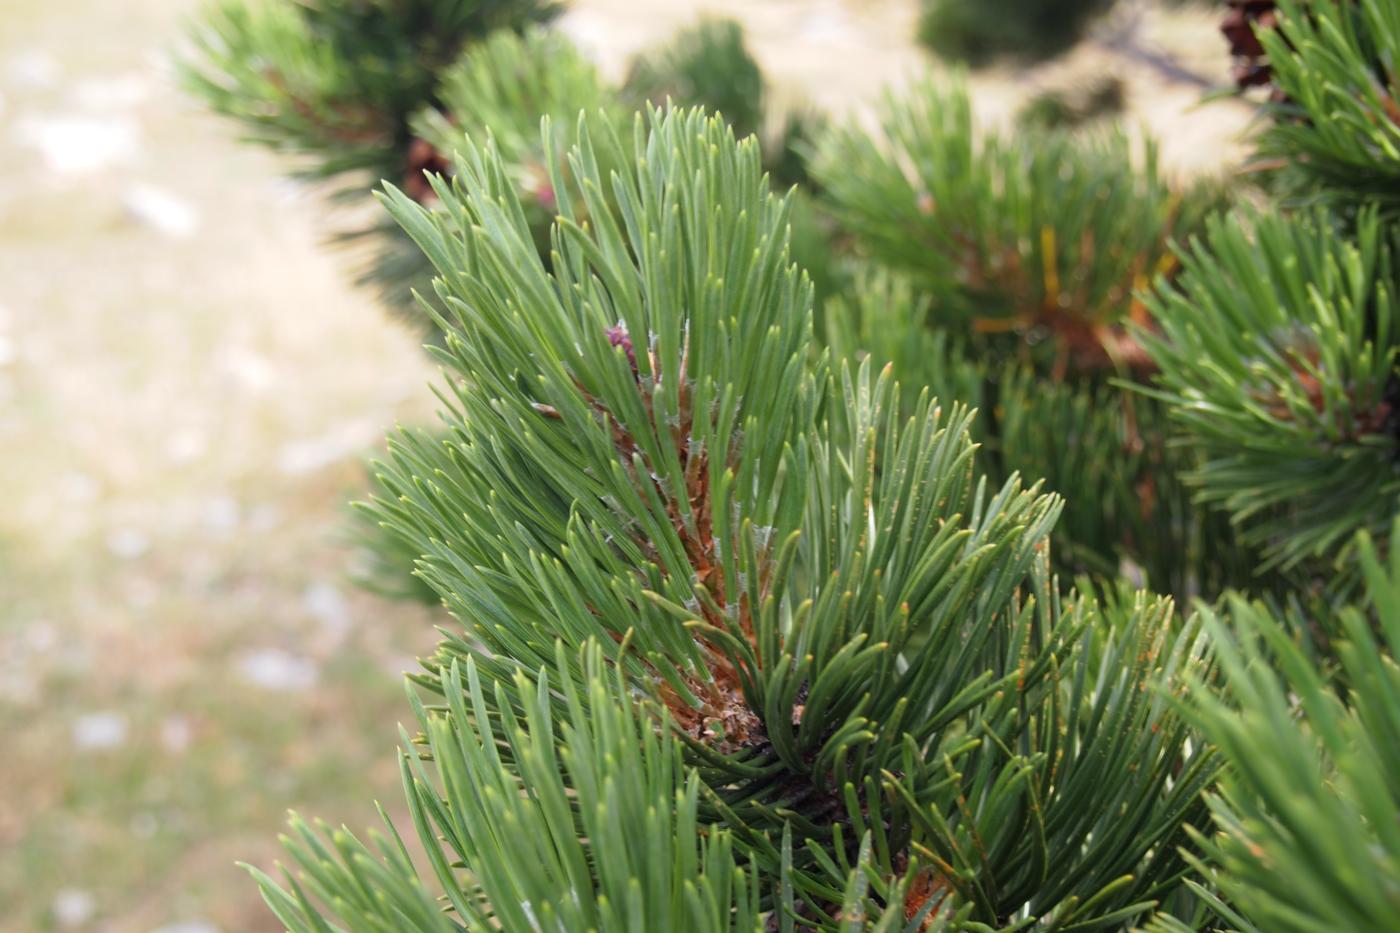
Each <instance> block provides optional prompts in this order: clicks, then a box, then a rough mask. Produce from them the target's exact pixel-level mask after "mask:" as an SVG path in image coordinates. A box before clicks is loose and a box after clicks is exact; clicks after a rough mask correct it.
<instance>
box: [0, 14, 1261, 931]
mask: <svg viewBox="0 0 1400 933" xmlns="http://www.w3.org/2000/svg"><path fill="white" fill-rule="evenodd" d="M196 6H197V4H196V3H195V2H194V0H127V2H121V3H118V2H112V0H66V2H64V3H62V4H54V3H51V2H40V0H19V2H18V4H17V5H16V4H13V3H12V4H9V5H7V6H6V10H5V14H4V17H3V20H4V26H3V28H4V30H5V32H4V34H3V36H0V98H2V101H0V477H3V481H4V484H5V487H6V493H7V507H6V508H5V509H3V510H0V736H4V739H5V749H4V753H3V755H0V790H2V791H3V792H2V793H0V929H3V930H16V931H19V930H32V929H48V928H55V927H70V928H76V929H100V930H113V931H128V930H131V931H138V930H140V931H144V930H152V929H156V928H160V927H163V926H170V925H174V924H192V925H191V926H187V927H184V928H183V929H185V930H186V931H188V933H194V931H196V930H208V929H218V930H237V931H251V930H260V929H274V928H275V924H273V923H272V922H271V920H270V918H269V916H268V915H267V914H266V913H265V912H264V911H263V910H262V908H261V905H260V903H259V901H258V899H257V895H256V893H255V891H254V890H253V888H252V886H251V885H250V884H249V883H248V882H247V880H246V878H245V877H244V876H243V875H242V874H241V872H240V870H239V869H237V868H236V867H235V865H234V861H235V859H249V860H254V861H258V862H260V863H264V864H265V863H267V862H268V861H270V859H271V857H272V855H273V850H274V849H275V842H274V839H275V835H276V832H277V830H278V828H279V826H280V825H281V822H282V818H283V813H284V812H285V810H286V809H288V808H297V809H301V810H305V811H308V812H312V813H316V814H321V815H324V816H326V817H328V818H333V819H334V820H336V821H342V820H343V821H345V822H347V823H349V824H350V825H352V826H357V827H358V826H362V825H364V824H367V823H370V822H372V819H373V816H372V810H371V804H370V802H371V800H372V799H373V798H374V797H376V796H378V797H381V798H383V799H386V800H389V801H393V800H396V799H397V798H398V796H399V793H398V789H397V787H396V777H395V774H394V761H393V755H392V745H393V742H394V732H393V724H394V723H395V722H396V721H397V720H398V719H399V718H400V717H402V716H403V715H404V713H405V711H406V707H405V704H403V702H402V699H401V693H400V690H401V688H400V685H399V681H398V678H397V677H395V676H394V675H395V673H396V672H397V671H399V670H402V669H404V668H406V667H407V666H409V664H410V663H411V660H410V659H411V657H412V656H413V655H414V654H418V653H423V652H425V651H426V650H428V649H429V647H430V646H431V644H432V642H433V641H434V638H435V636H434V633H433V631H432V628H431V622H432V621H433V620H432V618H431V614H429V613H427V612H424V611H421V610H418V609H415V608H412V607H404V606H399V605H392V604H387V603H384V602H381V601H378V600H376V599H374V598H372V597H370V596H367V595H365V594H362V593H359V592H356V591H355V590H354V589H353V587H352V586H350V585H349V584H348V583H347V582H346V580H345V578H344V577H345V571H346V566H347V560H348V556H347V552H346V548H345V547H344V546H343V544H342V543H341V542H340V541H339V539H338V535H339V533H340V530H341V528H342V516H343V503H344V502H345V501H346V500H347V499H348V498H350V497H351V496H352V495H354V494H356V493H358V492H359V491H360V489H361V488H362V475H361V470H360V467H359V465H358V458H359V456H360V455H361V454H362V453H363V452H365V451H367V450H369V449H371V448H372V447H373V446H374V445H375V443H376V440H377V438H378V437H379V436H380V435H381V433H382V430H383V428H384V427H385V426H387V425H389V424H391V423H392V422H394V421H395V420H398V419H404V420H419V419H423V418H425V417H426V416H427V414H428V412H429V410H430V407H431V406H430V404H429V402H428V398H429V396H428V394H427V392H426V390H425V388H424V384H425V382H426V381H427V380H428V379H429V378H430V368H429V366H428V365H427V363H426V360H425V359H424V357H423V355H422V354H421V353H420V352H419V350H418V348H417V340H416V339H415V337H414V336H413V335H411V334H409V333H406V332H405V331H404V330H403V329H402V328H400V327H399V326H397V325H396V324H394V323H392V322H391V321H389V320H388V319H387V318H386V317H385V316H384V315H383V314H382V313H381V311H380V310H379V309H378V308H376V307H375V306H374V305H373V304H372V303H371V301H370V299H369V297H368V296H366V295H364V294H361V293H357V292H356V291H354V290H353V289H351V288H350V287H349V286H348V285H347V284H346V282H347V279H348V276H347V274H346V261H345V259H344V258H343V257H339V256H336V255H333V254H331V253H329V252H328V251H327V250H326V249H324V248H323V247H322V245H321V244H320V237H321V235H322V234H323V233H324V232H325V231H324V228H323V227H321V226H319V225H318V224H319V218H320V216H321V212H320V204H319V202H318V201H317V199H316V198H315V196H314V194H312V193H309V192H306V191H304V190H302V189H299V188H297V187H296V186H294V185H291V184H288V183H286V182H284V181H281V180H280V176H279V166H278V165H277V163H276V162H275V160H273V159H272V158H270V157H268V156H266V155H264V154H263V153H261V152H258V151H254V150H251V149H249V148H246V147H242V146H239V145H237V144H236V142H235V141H234V140H233V138H232V135H231V131H230V129H229V127H227V126H225V125H223V124H221V123H219V122H217V121H215V120H214V119H213V118H210V117H206V116H204V115H202V114H200V113H199V112H197V111H196V110H195V109H194V108H193V107H192V105H190V104H189V103H187V102H186V101H184V100H183V99H182V98H181V97H180V95H179V94H178V93H177V92H176V91H175V90H174V89H173V88H171V87H170V86H169V82H168V78H167V73H166V69H165V67H164V66H163V64H162V56H161V52H162V50H163V49H165V48H168V47H169V46H170V45H171V44H172V43H173V42H175V41H176V39H177V37H178V35H179V30H180V26H181V23H182V21H183V18H184V17H186V16H188V15H191V14H192V13H193V12H194V10H195V9H196ZM701 6H702V4H699V3H693V2H685V0H669V2H666V3H660V2H658V3H656V4H655V5H654V7H655V9H654V10H653V11H652V14H653V15H649V16H647V17H639V16H637V15H636V13H635V10H636V6H635V3H633V2H630V0H589V2H583V3H580V4H578V5H577V9H576V10H575V11H574V12H573V13H571V14H570V16H569V18H568V20H567V26H568V28H569V30H570V31H571V33H572V34H573V35H575V36H576V37H577V38H578V39H579V40H580V41H582V42H583V43H584V44H585V45H587V46H592V47H593V48H595V49H596V50H599V51H601V52H602V53H603V54H605V55H606V56H607V61H608V62H611V63H612V64H613V66H614V67H619V65H618V63H620V62H621V61H622V55H621V53H625V52H628V51H631V50H633V49H635V48H637V47H640V46H642V45H644V44H646V43H648V42H651V41H655V40H657V39H660V38H662V37H664V36H665V35H667V34H668V33H669V32H670V31H671V29H673V28H674V27H675V26H677V25H680V24H681V23H683V22H685V21H687V20H688V19H690V18H691V17H693V16H694V14H695V12H696V11H697V10H698V9H700V8H701ZM703 6H705V7H706V8H709V9H712V10H717V11H720V12H725V11H729V12H734V13H738V14H740V15H742V16H743V18H745V19H746V20H747V21H748V22H749V24H750V31H751V41H752V43H753V46H754V47H755V49H756V50H757V51H758V52H759V53H760V55H761V56H762V57H763V58H764V60H765V64H766V65H767V66H768V67H769V69H770V71H771V73H772V75H773V77H774V80H775V81H776V83H777V85H778V88H779V93H780V95H781V96H782V97H783V98H785V99H787V100H789V101H793V100H797V99H800V98H805V99H809V100H813V101H815V102H817V103H819V104H821V105H824V106H827V107H831V108H833V109H836V110H841V109H845V108H849V107H853V106H859V105H860V104H861V103H862V102H866V101H868V100H870V99H871V98H872V97H873V96H874V94H875V93H876V91H877V90H878V88H879V87H880V86H882V85H884V84H886V83H889V82H895V83H898V82H900V81H903V80H906V79H907V78H908V77H909V76H910V75H912V74H914V73H915V72H916V71H917V70H918V69H919V68H920V67H922V66H923V64H924V63H923V60H922V58H921V57H920V55H919V54H918V53H917V52H916V51H915V50H914V49H913V48H912V47H911V46H910V44H909V39H908V37H909V36H910V35H911V33H912V27H911V25H910V24H911V22H912V12H911V11H912V5H911V4H910V3H908V2H888V3H873V2H872V3H857V2H848V3H838V2H820V0H814V2H805V3H803V2H797V0H767V2H753V0H749V2H743V3H740V2H724V3H719V2H717V3H710V4H704V5H703ZM1170 25H1171V28H1172V29H1185V32H1184V33H1183V34H1182V35H1184V36H1186V37H1187V39H1185V40H1180V41H1183V42H1184V43H1186V44H1191V43H1194V44H1195V45H1196V46H1199V45H1200V44H1201V43H1200V38H1201V29H1200V28H1199V26H1194V27H1191V26H1189V24H1188V26H1187V27H1182V26H1181V25H1180V23H1179V22H1177V21H1173V24H1170ZM1193 30H1194V31H1193ZM1170 32H1171V30H1170V29H1167V30H1165V31H1164V32H1163V34H1164V35H1168V34H1170ZM1109 54H1110V53H1107V52H1105V51H1104V50H1102V49H1095V48H1093V47H1089V48H1086V49H1084V50H1082V51H1081V52H1079V53H1077V57H1076V59H1074V60H1072V61H1071V62H1070V63H1068V64H1067V65H1058V66H1055V67H1056V69H1059V71H1055V70H1052V71H1050V72H1041V73H1037V74H1010V73H1005V74H1002V73H998V74H993V75H990V76H987V77H985V78H982V79H979V82H978V85H977V88H978V93H979V95H980V96H981V97H982V98H983V99H984V101H985V102H986V103H987V104H988V106H989V107H991V108H992V109H993V110H994V111H996V110H997V109H998V108H1000V111H999V112H1003V113H1004V112H1006V110H1008V109H1009V106H1010V101H1012V100H1014V99H1016V98H1017V97H1018V96H1020V95H1023V94H1024V93H1025V92H1027V91H1028V90H1030V89H1031V88H1033V87H1034V86H1035V85H1036V84H1037V83H1044V82H1047V81H1051V80H1057V77H1056V76H1057V75H1058V74H1059V73H1060V72H1062V71H1063V70H1064V69H1066V68H1070V69H1074V68H1080V69H1094V68H1099V67H1102V66H1103V64H1104V62H1105V61H1106V59H1105V56H1108V55H1109ZM1216 64H1220V65H1222V66H1223V62H1217V63H1216ZM1211 67H1215V65H1211ZM1154 80H1157V79H1156V78H1154V77H1152V76H1150V75H1144V74H1143V73H1140V72H1136V71H1135V72H1132V74H1130V83H1131V85H1132V88H1133V91H1132V93H1133V97H1134V100H1135V105H1136V107H1137V110H1136V113H1137V114H1138V115H1139V116H1143V115H1146V116H1147V117H1149V118H1150V119H1151V120H1152V121H1153V122H1154V124H1156V125H1158V126H1161V127H1164V128H1165V129H1166V131H1167V132H1169V133H1176V136H1173V137H1172V138H1171V139H1169V141H1168V146H1167V156H1168V158H1169V160H1170V159H1175V160H1176V162H1177V163H1178V164H1182V165H1191V164H1193V163H1192V159H1193V158H1194V159H1197V160H1199V161H1200V163H1201V164H1206V163H1209V164H1216V163H1217V162H1218V159H1219V154H1220V152H1221V150H1222V147H1224V146H1226V145H1227V144H1228V143H1229V141H1230V139H1231V138H1232V137H1233V136H1234V135H1235V134H1236V133H1237V132H1238V130H1239V128H1240V127H1241V126H1242V125H1243V123H1242V111H1240V110H1238V109H1233V108H1229V107H1227V108H1226V109H1225V110H1220V111H1216V112H1215V115H1211V114H1205V115H1202V114H1200V113H1197V114H1196V115H1194V116H1193V115H1191V114H1189V113H1186V112H1185V110H1184V109H1183V108H1184V106H1185V104H1191V103H1194V100H1195V92H1194V91H1193V90H1186V91H1183V90H1180V89H1174V90H1171V91H1170V92H1169V93H1167V94H1156V95H1155V96H1153V95H1151V94H1149V93H1148V92H1147V91H1145V90H1144V88H1147V89H1150V87H1151V85H1152V82H1153V81H1154ZM1183 95H1184V96H1183ZM1183 101H1185V104H1183ZM1222 113H1223V114H1225V116H1223V117H1222V116H1219V114H1222ZM1180 127H1187V129H1179V128H1180ZM64 134H68V136H67V138H68V139H69V143H68V144H67V145H65V144H64V141H65V135H64ZM104 146H105V147H107V148H108V150H109V152H108V154H109V155H110V158H108V159H106V160H105V161H100V162H99V163H98V164H92V165H87V166H84V165H82V164H77V163H80V162H81V158H79V157H82V156H84V155H85V154H90V153H91V152H92V151H95V149H100V148H101V147H104ZM65 166H66V167H65ZM143 186H144V187H143ZM152 187H154V188H155V189H157V190H156V192H155V201H156V202H157V203H156V205H155V207H151V206H150V202H151V201H152V197H153V195H152V192H151V190H150V189H151V188H152ZM161 196H169V197H171V198H174V199H175V200H176V201H177V202H178V203H177V204H176V205H175V206H174V207H173V208H172V207H169V206H166V207H164V208H162V207H161V206H160V203H159V199H160V197H161ZM143 199H144V201H143ZM180 206H184V207H185V208H188V209H190V210H192V211H193V212H195V214H196V215H197V216H193V217H192V216H184V215H181V213H180V209H179V208H180ZM143 211H144V216H145V217H146V220H144V221H143V220H141V219H140V217H141V216H143ZM153 217H154V218H155V219H154V221H153V220H152V218H153ZM152 223H155V224H156V226H152ZM162 223H163V224H165V230H164V232H162V230H161V229H159V226H160V224H162ZM190 224H193V227H191V226H190ZM182 233H183V234H186V235H181V234H182ZM198 924H204V926H198ZM177 929H179V928H178V927H177Z"/></svg>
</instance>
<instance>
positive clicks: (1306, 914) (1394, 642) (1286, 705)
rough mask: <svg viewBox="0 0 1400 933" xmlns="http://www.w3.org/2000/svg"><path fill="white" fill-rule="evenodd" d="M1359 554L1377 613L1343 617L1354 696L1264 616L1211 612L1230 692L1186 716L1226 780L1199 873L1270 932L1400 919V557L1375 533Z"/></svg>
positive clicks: (1196, 697) (1252, 609) (1237, 605)
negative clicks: (1382, 549) (1382, 547)
mask: <svg viewBox="0 0 1400 933" xmlns="http://www.w3.org/2000/svg"><path fill="white" fill-rule="evenodd" d="M1392 533H1394V532H1393V531H1392ZM1355 553H1356V555H1357V558H1358V562H1359V564H1360V569H1361V575H1362V576H1363V578H1364V580H1365V588H1366V592H1367V596H1368V605H1367V606H1366V607H1365V608H1364V610H1363V609H1362V608H1355V607H1353V608H1346V609H1342V610H1341V611H1340V612H1339V613H1338V619H1337V623H1336V628H1337V629H1338V630H1339V631H1341V632H1343V633H1344V637H1343V641H1342V642H1341V643H1340V645H1339V647H1338V651H1337V656H1338V659H1339V662H1340V665H1341V669H1342V671H1343V673H1344V681H1345V683H1346V684H1347V689H1346V690H1344V691H1338V690H1336V689H1335V688H1334V687H1333V685H1331V684H1329V683H1328V681H1327V679H1326V677H1325V676H1324V674H1323V672H1321V671H1320V670H1319V669H1318V668H1317V667H1316V666H1315V664H1314V663H1313V662H1312V660H1311V659H1310V658H1309V657H1308V656H1307V655H1306V654H1305V653H1304V652H1303V651H1302V650H1301V649H1300V648H1299V647H1298V645H1297V644H1296V643H1295V642H1294V640H1293V639H1292V638H1291V636H1290V632H1289V630H1288V627H1286V626H1285V625H1284V624H1282V623H1281V622H1280V621H1279V620H1278V619H1277V618H1276V617H1274V616H1273V614H1272V613H1270V612H1269V611H1268V610H1267V609H1266V608H1265V607H1263V606H1259V605H1256V604H1251V603H1248V602H1246V601H1244V600H1242V599H1234V600H1231V602H1230V603H1229V606H1228V613H1229V614H1228V617H1224V616H1217V615H1215V614H1213V613H1208V614H1207V615H1208V619H1207V627H1208V630H1209V631H1210V633H1211V636H1212V638H1213V639H1214V640H1215V642H1216V643H1217V645H1218V646H1219V656H1220V666H1221V669H1222V672H1223V678H1224V683H1225V685H1226V687H1227V688H1228V692H1227V694H1226V695H1225V696H1224V697H1221V696H1218V695H1216V694H1214V693H1212V692H1211V691H1208V690H1200V689H1197V690H1193V691H1192V693H1191V694H1190V695H1189V698H1188V700H1187V701H1186V707H1187V709H1188V710H1189V714H1190V716H1191V717H1192V718H1193V719H1194V720H1196V721H1197V722H1198V723H1199V725H1200V726H1201V727H1202V728H1203V729H1204V731H1205V732H1206V734H1207V735H1209V736H1210V738H1211V740H1212V741H1214V742H1216V743H1217V744H1218V745H1219V748H1220V753H1221V755H1222V757H1223V758H1224V759H1225V760H1226V761H1227V763H1228V768H1227V769H1226V771H1225V774H1224V780H1223V782H1222V785H1221V788H1220V790H1219V792H1218V793H1217V794H1215V795H1214V796H1213V797H1212V799H1211V809H1212V811H1213V813H1214V818H1215V820H1214V821H1215V830H1214V832H1213V833H1211V834H1210V836H1209V837H1207V838H1204V839H1203V840H1202V841H1203V842H1204V844H1205V845H1206V856H1205V858H1206V859H1207V861H1208V865H1203V866H1202V868H1203V870H1207V869H1213V871H1212V875H1213V877H1214V878H1215V879H1216V881H1217V882H1218V884H1219V885H1220V889H1221V891H1222V892H1223V894H1224V895H1225V896H1226V898H1228V900H1229V901H1230V902H1231V903H1232V904H1234V905H1236V907H1237V908H1238V909H1239V910H1240V911H1242V912H1243V913H1244V914H1245V915H1246V916H1247V917H1249V918H1250V919H1251V920H1252V921H1253V922H1254V923H1255V924H1256V925H1257V927H1258V929H1259V930H1269V931H1275V930H1277V931H1281V933H1302V931H1313V930H1338V929H1343V930H1383V929H1386V928H1388V927H1389V926H1390V925H1391V924H1392V923H1393V921H1394V918H1395V916H1396V912H1397V910H1400V756H1397V754H1396V749H1397V748H1400V666H1397V664H1396V657H1397V653H1400V558H1398V557H1397V556H1396V554H1395V552H1394V551H1393V550H1392V551H1391V553H1390V556H1389V557H1383V556H1381V554H1380V553H1379V552H1378V550H1377V547H1376V545H1375V543H1374V542H1373V541H1372V540H1371V539H1370V537H1369V536H1368V535H1366V534H1364V533H1363V534H1362V535H1361V537H1360V540H1359V542H1358V545H1357V547H1356V548H1355Z"/></svg>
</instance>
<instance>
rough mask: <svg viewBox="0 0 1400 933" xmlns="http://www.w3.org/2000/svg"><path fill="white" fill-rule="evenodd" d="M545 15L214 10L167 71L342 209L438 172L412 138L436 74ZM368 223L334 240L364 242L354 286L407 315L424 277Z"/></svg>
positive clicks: (400, 5)
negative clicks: (394, 183)
mask: <svg viewBox="0 0 1400 933" xmlns="http://www.w3.org/2000/svg"><path fill="white" fill-rule="evenodd" d="M559 10H560V7H559V5H558V4H557V3H554V2H552V0H297V2H270V3H261V2H249V0H222V2H221V3H220V4H219V5H218V6H215V7H213V8H211V9H210V10H209V11H208V12H207V13H206V14H205V15H204V17H203V18H202V20H201V22H200V25H199V28H198V29H197V30H196V31H195V33H194V34H193V49H192V51H191V52H190V53H189V54H188V55H187V56H186V57H185V58H184V59H183V60H182V62H181V70H182V75H183V77H184V80H185V83H186V85H187V86H188V87H189V88H190V89H191V91H192V92H194V93H195V94H196V95H197V96H199V97H200V98H202V99H203V100H204V101H206V102H207V103H208V105H209V106H210V107H212V108H213V109H214V110H215V111H217V112H219V113H221V114H224V115H226V116H229V117H231V118H233V119H235V120H237V121H238V122H239V123H240V124H241V125H242V126H243V127H244V129H245V131H246V132H247V134H248V137H249V138H250V139H251V140H254V141H256V142H258V143H260V144H262V145H264V146H268V147H270V148H272V149H275V150H277V151H279V152H285V153H289V154H292V155H294V156H296V157H298V160H297V162H296V166H297V168H296V174H297V176H298V177H300V178H303V179H306V180H309V181H313V182H318V183H324V184H326V185H328V186H329V190H330V192H331V194H332V196H333V197H334V199H335V200H336V201H338V202H340V203H342V204H356V203H362V202H363V201H364V200H365V198H366V196H367V194H368V192H369V190H370V187H371V186H372V185H374V184H376V183H378V182H379V180H380V179H386V178H388V179H396V180H401V181H402V182H403V184H404V185H405V187H407V188H410V189H412V188H413V187H414V186H415V185H416V184H417V182H418V179H420V178H421V177H422V173H423V171H424V170H436V171H441V170H442V169H443V168H444V167H445V166H446V165H447V160H446V158H445V157H443V155H442V154H441V153H438V152H437V151H436V150H435V149H434V148H433V147H432V146H431V145H429V144H428V143H427V142H426V141H425V140H423V139H422V138H421V137H419V136H418V135H417V133H416V132H415V129H414V123H415V121H416V120H417V119H418V118H419V117H420V115H421V114H422V113H423V112H424V111H425V110H438V111H440V110H441V109H442V107H443V100H442V97H441V94H440V89H439V82H440V79H441V77H442V75H443V72H444V71H446V70H447V69H448V68H449V67H450V66H451V65H452V64H453V63H455V62H457V61H458V59H459V57H460V56H461V55H462V54H463V53H464V52H466V51H468V50H470V49H471V48H472V47H473V45H474V44H475V43H477V42H479V41H480V40H481V39H483V38H485V37H486V36H487V35H489V34H490V33H492V32H494V31H495V30H501V29H504V30H510V31H520V30H523V29H525V28H527V27H528V26H530V25H532V24H537V23H545V22H548V21H549V20H551V19H552V18H553V17H554V16H555V15H557V13H558V12H559ZM422 193H424V194H426V193H427V192H426V190H423V192H422ZM352 216H353V215H352ZM376 221H377V222H374V223H369V224H364V223H361V222H358V221H355V220H350V221H347V224H346V225H345V227H344V229H343V230H342V231H341V233H340V235H339V237H340V238H341V239H344V240H348V241H361V240H364V241H368V243H369V244H370V246H371V249H372V251H373V252H372V258H371V259H370V262H369V265H368V267H367V268H366V269H365V270H364V272H363V274H362V276H361V278H362V281H364V282H367V283H372V284H374V285H376V286H378V287H379V288H381V289H382V291H383V295H384V298H385V300H386V302H387V303H388V304H389V305H390V306H391V307H403V306H405V304H410V305H411V302H406V298H407V295H408V294H409V288H410V287H412V286H417V287H420V288H425V287H426V286H427V282H428V281H429V278H430V276H429V275H428V272H429V270H428V269H427V267H425V266H424V265H423V264H422V262H421V261H420V254H419V253H418V252H417V250H415V249H413V248H412V245H411V244H410V243H409V242H408V241H407V240H406V239H404V238H402V237H400V236H398V231H397V228H396V227H394V226H393V225H391V224H387V223H384V222H382V221H380V220H379V219H378V218H376Z"/></svg>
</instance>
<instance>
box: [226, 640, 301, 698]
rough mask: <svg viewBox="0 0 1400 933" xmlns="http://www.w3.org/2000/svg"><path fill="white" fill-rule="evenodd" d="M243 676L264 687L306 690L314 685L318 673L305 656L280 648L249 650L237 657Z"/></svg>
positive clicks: (254, 684)
mask: <svg viewBox="0 0 1400 933" xmlns="http://www.w3.org/2000/svg"><path fill="white" fill-rule="evenodd" d="M238 672H239V674H241V675H242V677H243V679H244V680H246V681H247V682H248V683H250V684H252V685H253V686H255V687H262V688H263V689H264V690H308V689H310V688H311V687H314V686H315V685H316V680H317V677H318V672H317V670H316V665H315V664H314V663H313V662H312V661H311V660H310V659H309V658H303V657H299V656H297V655H294V654H291V653H289V652H287V651H283V650H282V649H280V648H263V649H260V650H258V651H250V652H247V653H246V654H243V655H242V656H240V657H239V659H238Z"/></svg>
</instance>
